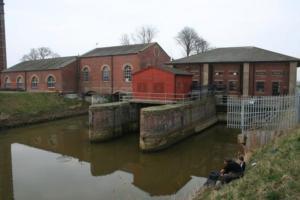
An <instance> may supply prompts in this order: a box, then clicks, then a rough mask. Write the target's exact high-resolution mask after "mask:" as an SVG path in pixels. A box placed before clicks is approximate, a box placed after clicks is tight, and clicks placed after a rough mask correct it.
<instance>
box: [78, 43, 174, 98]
mask: <svg viewBox="0 0 300 200" xmlns="http://www.w3.org/2000/svg"><path fill="white" fill-rule="evenodd" d="M169 61H170V57H169V56H168V54H167V53H166V52H165V51H164V50H163V49H162V48H161V47H160V45H159V44H158V43H150V44H136V45H125V46H114V47H105V48H97V49H94V50H92V51H90V52H88V53H86V54H84V55H82V56H81V58H80V84H79V85H80V92H81V93H91V92H92V93H98V94H115V93H119V92H127V91H131V79H132V73H134V72H137V71H139V70H141V69H143V68H146V67H148V66H153V65H155V66H159V67H161V66H163V65H164V63H166V62H169Z"/></svg>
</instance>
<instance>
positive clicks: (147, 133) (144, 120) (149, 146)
mask: <svg viewBox="0 0 300 200" xmlns="http://www.w3.org/2000/svg"><path fill="white" fill-rule="evenodd" d="M217 121H218V119H217V117H216V104H215V99H214V98H213V97H208V98H205V99H201V100H198V101H193V102H190V103H187V104H175V105H164V106H155V107H148V108H143V109H142V110H141V119H140V123H141V124H140V148H141V149H142V150H143V151H156V150H160V149H163V148H166V147H168V146H170V145H172V144H174V143H176V142H178V141H179V140H182V139H184V138H186V137H188V136H190V135H192V134H194V133H197V132H200V131H202V130H204V129H206V128H208V127H209V126H212V125H213V124H215V123H216V122H217Z"/></svg>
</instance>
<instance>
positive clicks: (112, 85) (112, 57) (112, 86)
mask: <svg viewBox="0 0 300 200" xmlns="http://www.w3.org/2000/svg"><path fill="white" fill-rule="evenodd" d="M110 63H111V75H110V76H111V95H113V93H114V56H111V57H110Z"/></svg>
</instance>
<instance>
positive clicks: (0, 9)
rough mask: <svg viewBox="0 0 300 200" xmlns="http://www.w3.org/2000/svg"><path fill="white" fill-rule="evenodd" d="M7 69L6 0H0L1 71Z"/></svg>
mask: <svg viewBox="0 0 300 200" xmlns="http://www.w3.org/2000/svg"><path fill="white" fill-rule="evenodd" d="M4 69H6V41H5V20H4V2H3V0H0V72H1V71H2V70H4Z"/></svg>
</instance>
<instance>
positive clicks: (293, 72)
mask: <svg viewBox="0 0 300 200" xmlns="http://www.w3.org/2000/svg"><path fill="white" fill-rule="evenodd" d="M289 77H290V78H289V79H290V81H289V94H290V95H293V94H295V93H296V84H297V80H296V79H297V62H290V76H289Z"/></svg>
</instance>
